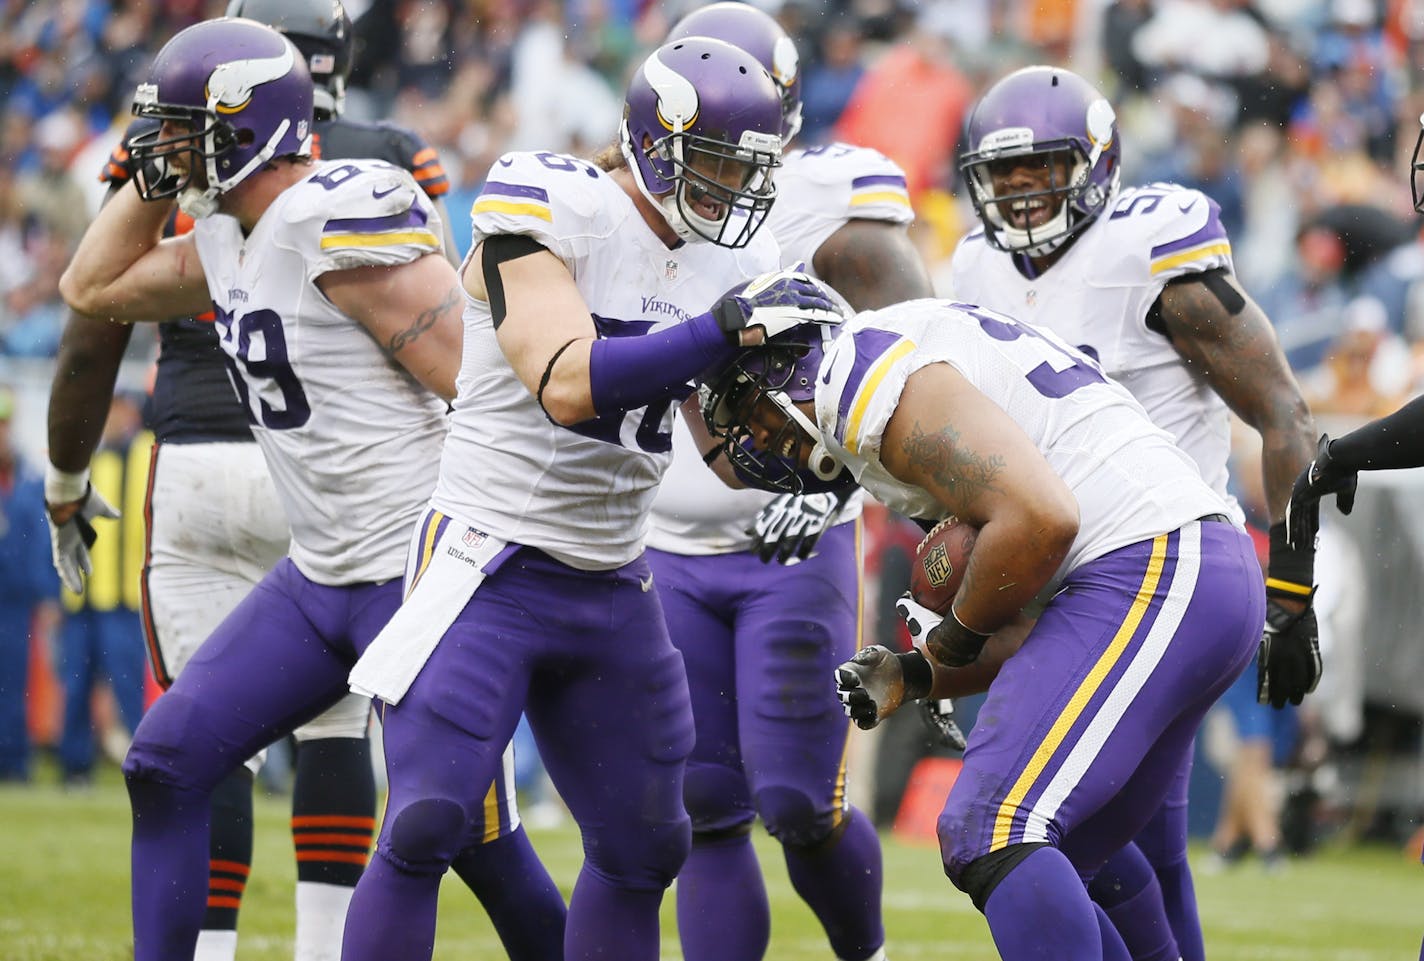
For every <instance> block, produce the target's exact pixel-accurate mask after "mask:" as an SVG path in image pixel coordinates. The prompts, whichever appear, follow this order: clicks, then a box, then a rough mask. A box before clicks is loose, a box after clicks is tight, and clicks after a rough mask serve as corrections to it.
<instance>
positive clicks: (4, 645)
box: [0, 385, 59, 782]
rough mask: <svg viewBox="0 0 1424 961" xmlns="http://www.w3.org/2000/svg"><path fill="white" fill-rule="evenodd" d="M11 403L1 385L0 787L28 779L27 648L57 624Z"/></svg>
mask: <svg viewBox="0 0 1424 961" xmlns="http://www.w3.org/2000/svg"><path fill="white" fill-rule="evenodd" d="M14 415H15V395H14V393H13V392H12V391H11V390H10V388H9V387H7V386H4V385H0V782H5V781H27V780H29V777H30V736H29V731H28V730H27V728H26V726H25V703H26V690H27V688H28V687H29V673H30V671H29V665H30V648H31V646H32V645H33V644H35V643H38V642H41V641H42V640H43V639H45V638H47V637H48V636H49V634H50V632H51V631H52V630H53V629H54V626H55V625H56V624H57V623H58V621H59V607H58V604H57V603H56V601H57V598H58V594H59V580H58V578H56V577H55V573H54V568H53V567H51V566H50V563H49V534H48V532H47V531H46V528H45V520H44V480H43V477H42V475H41V474H40V472H39V471H38V470H36V469H35V468H34V467H32V466H31V465H30V464H29V463H28V462H27V461H26V460H25V458H24V457H22V456H21V455H20V452H19V450H18V449H17V448H16V447H15V445H14V444H13V442H12V441H11V438H10V424H11V421H12V420H13V419H14Z"/></svg>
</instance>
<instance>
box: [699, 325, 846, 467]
mask: <svg viewBox="0 0 1424 961" xmlns="http://www.w3.org/2000/svg"><path fill="white" fill-rule="evenodd" d="M836 330H837V328H836V327H835V326H832V325H831V324H804V325H801V326H798V327H793V328H791V329H790V330H788V331H786V332H785V333H782V334H779V335H777V336H776V337H774V338H772V340H770V341H768V342H767V343H766V344H765V345H764V346H761V347H748V348H746V349H745V350H743V351H741V352H740V353H739V354H738V355H737V357H736V359H735V360H733V361H732V362H731V363H729V364H728V365H727V366H726V367H724V368H722V369H721V370H719V371H717V372H716V373H715V374H713V375H711V376H709V377H707V378H706V380H705V382H704V383H703V384H702V386H701V388H700V397H699V400H700V403H701V406H702V419H703V420H704V421H705V422H706V424H707V429H708V430H709V431H710V432H711V434H712V436H713V437H714V438H716V439H717V440H718V441H719V442H720V446H721V449H722V451H723V452H724V453H725V454H726V455H727V460H728V461H730V462H731V464H732V468H733V469H734V470H735V471H736V473H737V476H738V477H740V478H741V479H742V481H743V482H744V483H746V484H747V485H748V486H750V487H755V488H759V489H760V490H767V491H779V492H782V493H790V494H813V493H820V492H823V491H832V492H837V493H838V492H841V491H844V490H846V489H847V488H849V487H852V486H854V484H855V480H854V478H852V477H851V476H850V472H849V471H847V470H846V469H845V465H844V464H842V463H841V462H840V461H839V460H837V459H836V458H835V456H834V455H832V454H831V452H830V451H829V450H827V449H826V445H825V442H824V441H823V439H822V436H821V430H820V428H819V427H818V426H817V425H816V422H815V421H814V420H812V419H811V418H810V417H808V416H806V414H805V413H804V412H803V411H802V410H800V408H798V407H797V406H796V405H797V404H798V403H808V402H809V403H814V402H815V399H816V375H817V373H818V372H819V371H820V369H821V361H822V360H823V359H824V358H825V356H826V350H827V349H828V348H829V347H830V344H831V341H832V339H833V338H834V337H835V335H836ZM763 402H766V403H769V404H770V405H772V406H773V407H774V408H775V409H776V410H777V411H780V413H781V415H782V417H783V418H784V420H783V422H782V423H781V424H780V425H779V427H778V428H777V429H775V430H773V431H771V433H770V434H769V435H768V436H767V437H766V438H765V439H764V440H761V441H758V440H756V439H755V432H754V431H753V425H754V424H756V423H758V419H759V415H758V412H757V409H758V407H759V406H761V405H762V403H763ZM763 412H764V411H763ZM808 443H809V444H810V445H811V449H810V452H809V456H808V458H807V463H806V466H802V465H801V451H802V449H803V448H804V447H805V446H806V444H808Z"/></svg>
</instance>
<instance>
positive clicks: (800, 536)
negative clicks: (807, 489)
mask: <svg viewBox="0 0 1424 961" xmlns="http://www.w3.org/2000/svg"><path fill="white" fill-rule="evenodd" d="M839 508H840V500H839V498H837V497H836V496H835V495H834V494H827V493H820V494H782V495H781V496H780V497H778V498H776V499H775V500H774V501H772V502H771V503H769V504H767V505H766V506H765V507H763V508H762V509H761V511H760V512H759V513H758V514H757V516H756V522H755V523H754V524H753V525H752V529H751V531H750V532H749V533H751V535H752V550H754V551H756V553H757V556H758V557H760V558H761V559H762V563H764V564H765V563H770V561H771V559H772V558H776V560H777V561H778V562H779V563H782V564H787V565H790V564H795V563H798V562H800V561H804V560H806V558H808V557H810V556H811V555H812V554H813V553H814V552H815V548H816V542H817V541H819V540H820V539H821V535H822V534H824V533H825V532H826V528H827V527H830V526H831V521H832V520H834V519H835V516H836V511H837V510H838V509H839Z"/></svg>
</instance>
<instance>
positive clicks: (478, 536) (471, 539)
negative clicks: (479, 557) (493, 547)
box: [464, 527, 488, 547]
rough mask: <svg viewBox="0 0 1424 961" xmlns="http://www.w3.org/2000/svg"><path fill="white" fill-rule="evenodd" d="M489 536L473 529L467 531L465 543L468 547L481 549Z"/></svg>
mask: <svg viewBox="0 0 1424 961" xmlns="http://www.w3.org/2000/svg"><path fill="white" fill-rule="evenodd" d="M487 536H488V535H486V534H485V532H484V531H477V530H475V529H474V528H473V527H471V528H470V529H469V530H467V531H465V536H464V541H465V546H466V547H479V546H480V545H481V544H483V543H484V542H485V537H487Z"/></svg>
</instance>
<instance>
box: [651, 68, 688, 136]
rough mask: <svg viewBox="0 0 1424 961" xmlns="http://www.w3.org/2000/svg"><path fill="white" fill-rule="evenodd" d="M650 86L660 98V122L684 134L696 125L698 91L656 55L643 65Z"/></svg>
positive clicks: (669, 128) (673, 130)
mask: <svg viewBox="0 0 1424 961" xmlns="http://www.w3.org/2000/svg"><path fill="white" fill-rule="evenodd" d="M643 71H644V74H645V76H647V78H648V85H649V86H650V87H652V88H653V91H654V92H655V93H656V94H657V95H658V122H659V123H661V124H662V125H663V126H664V127H665V128H667V129H668V130H670V131H672V132H673V133H681V132H682V131H684V130H686V129H687V128H688V127H691V126H692V125H693V124H695V123H696V122H697V88H696V87H694V86H693V85H692V81H690V80H688V79H687V78H686V77H684V76H683V75H682V74H680V73H678V72H677V71H676V70H673V69H672V68H671V67H669V66H668V65H667V64H665V63H663V62H662V61H661V60H659V59H658V55H657V54H656V53H654V54H653V55H652V56H651V57H649V58H648V60H647V62H646V63H645V64H644V65H643Z"/></svg>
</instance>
